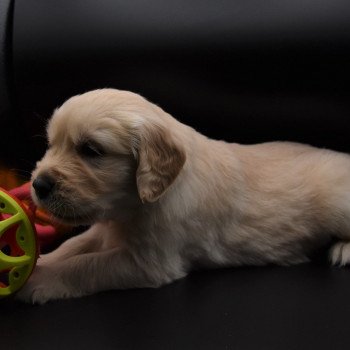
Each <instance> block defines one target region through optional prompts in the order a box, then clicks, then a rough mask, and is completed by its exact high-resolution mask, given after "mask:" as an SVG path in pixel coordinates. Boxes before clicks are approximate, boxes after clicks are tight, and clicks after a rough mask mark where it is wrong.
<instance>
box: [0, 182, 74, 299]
mask: <svg viewBox="0 0 350 350" xmlns="http://www.w3.org/2000/svg"><path fill="white" fill-rule="evenodd" d="M30 187H31V184H30V183H29V182H28V183H25V184H24V185H22V186H20V187H17V188H14V189H12V190H10V191H6V190H4V189H1V188H0V298H1V297H4V296H8V295H11V294H13V293H14V292H16V291H17V290H19V289H20V288H21V287H22V286H23V285H24V283H25V282H26V281H27V279H28V278H29V276H30V274H31V273H32V271H33V269H34V267H35V264H36V261H37V258H38V256H39V250H40V247H42V246H44V245H45V244H48V243H51V242H52V241H53V240H54V239H55V238H57V236H58V235H61V234H62V233H64V232H66V231H68V230H69V229H70V227H68V226H63V225H59V224H57V223H54V222H53V221H52V220H51V219H50V217H49V215H48V214H46V213H45V212H44V211H42V210H39V209H38V208H37V207H36V206H35V205H34V203H33V202H32V200H31V197H30Z"/></svg>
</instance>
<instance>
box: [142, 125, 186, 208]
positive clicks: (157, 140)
mask: <svg viewBox="0 0 350 350" xmlns="http://www.w3.org/2000/svg"><path fill="white" fill-rule="evenodd" d="M136 153H137V158H138V168H137V171H136V183H137V189H138V192H139V196H140V198H141V200H142V202H143V203H144V202H155V201H156V200H157V199H159V198H160V197H161V195H162V194H163V193H164V191H165V190H166V189H167V188H168V187H169V186H170V185H171V184H172V183H173V182H174V180H175V179H176V177H177V176H178V174H179V173H180V171H181V169H182V168H183V166H184V164H185V161H186V155H185V151H184V150H183V148H182V147H181V145H179V144H177V143H176V142H175V141H174V139H173V138H172V136H171V134H170V132H169V131H167V130H166V129H164V128H163V127H160V126H158V125H152V126H148V127H145V128H144V129H143V131H142V134H141V135H140V137H139V142H138V146H137V150H136Z"/></svg>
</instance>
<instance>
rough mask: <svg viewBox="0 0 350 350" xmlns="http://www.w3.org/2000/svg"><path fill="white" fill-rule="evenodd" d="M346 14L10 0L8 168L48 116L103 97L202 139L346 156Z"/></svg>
mask: <svg viewBox="0 0 350 350" xmlns="http://www.w3.org/2000/svg"><path fill="white" fill-rule="evenodd" d="M262 4H263V5H262ZM349 12H350V2H349V1H340V0H336V1H322V0H309V1H304V0H294V1H286V0H279V1H264V2H261V1H259V0H255V1H232V0H218V1H210V0H201V1H187V0H181V1H163V0H149V1H147V2H145V1H143V0H136V1H118V0H104V1H100V0H75V1H70V0H61V1H56V2H53V1H47V0H35V1H34V0H17V1H16V3H15V8H14V27H13V43H12V44H13V83H14V97H15V106H16V114H17V120H18V122H19V123H20V124H18V126H20V127H21V128H23V129H24V131H25V132H24V134H25V135H24V137H21V140H22V141H20V147H19V148H20V151H21V152H19V153H18V156H16V159H20V162H21V167H25V168H28V169H29V168H31V167H32V165H33V162H34V160H35V159H37V158H39V157H40V156H41V154H42V153H43V150H44V147H45V140H44V138H42V137H41V136H42V135H44V128H45V124H46V121H45V120H46V119H47V118H48V117H49V116H50V114H51V112H52V111H53V109H54V108H55V107H57V106H58V105H60V104H61V103H62V102H63V101H64V100H65V99H66V98H68V97H70V96H71V95H74V94H77V93H82V92H85V91H87V90H90V89H95V88H102V87H114V88H119V89H128V90H132V91H135V92H138V93H141V94H142V95H144V96H145V97H147V98H148V99H150V100H152V101H153V102H155V103H157V104H159V105H160V106H162V107H163V108H164V109H165V110H167V111H168V112H169V113H171V114H173V115H174V116H175V117H176V118H178V119H180V120H181V121H183V122H185V123H187V124H190V125H192V126H194V127H195V128H196V129H198V130H199V131H201V132H203V133H205V134H207V135H208V136H210V137H214V138H219V139H225V140H228V141H235V142H242V143H254V142H261V141H269V140H292V141H300V142H307V143H311V144H314V145H317V146H321V147H330V148H334V149H337V150H342V151H350V142H349V140H348V133H347V130H348V129H349V121H348V119H349V118H348V116H349V111H350V103H349V81H350V66H349V62H350V20H349ZM28 145H30V147H28Z"/></svg>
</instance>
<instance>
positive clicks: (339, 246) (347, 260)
mask: <svg viewBox="0 0 350 350" xmlns="http://www.w3.org/2000/svg"><path fill="white" fill-rule="evenodd" d="M329 257H330V260H331V262H332V264H333V265H339V266H345V265H349V264H350V242H338V243H336V244H334V245H333V247H332V248H331V250H330V253H329Z"/></svg>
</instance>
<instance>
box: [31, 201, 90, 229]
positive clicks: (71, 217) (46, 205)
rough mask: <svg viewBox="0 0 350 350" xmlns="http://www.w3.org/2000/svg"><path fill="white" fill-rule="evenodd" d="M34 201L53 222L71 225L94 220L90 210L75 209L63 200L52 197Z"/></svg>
mask: <svg viewBox="0 0 350 350" xmlns="http://www.w3.org/2000/svg"><path fill="white" fill-rule="evenodd" d="M36 202H37V204H38V206H39V207H40V208H42V209H44V210H45V211H46V212H47V213H48V214H49V215H50V216H51V219H52V221H54V222H57V223H62V224H68V225H71V226H80V225H91V224H93V223H94V222H95V214H94V213H93V212H92V211H90V210H81V208H79V209H77V207H76V206H74V205H72V204H71V203H68V202H67V201H65V200H62V199H54V198H52V199H51V200H48V201H41V200H37V201H36Z"/></svg>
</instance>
